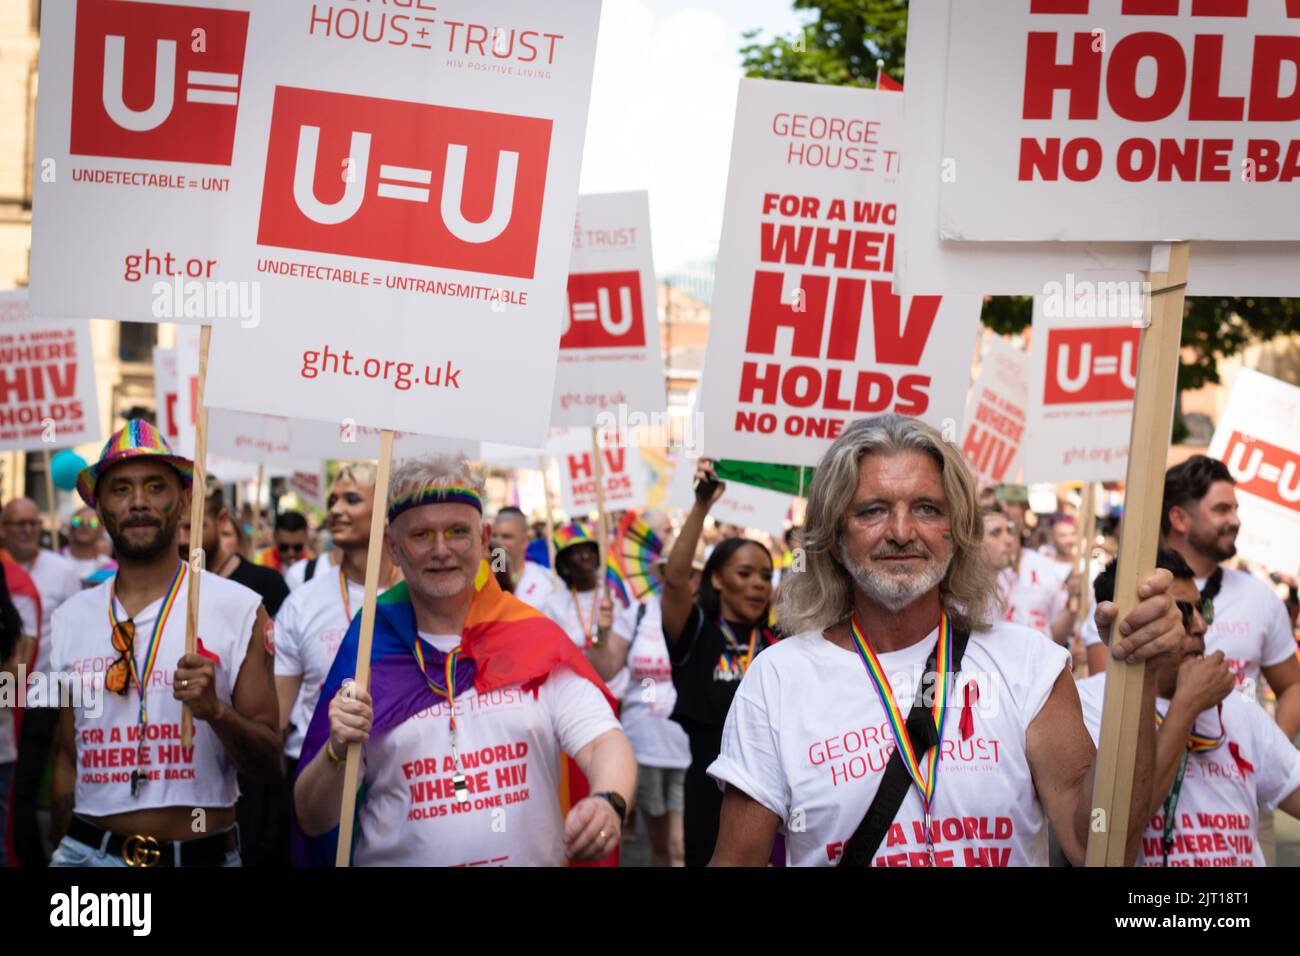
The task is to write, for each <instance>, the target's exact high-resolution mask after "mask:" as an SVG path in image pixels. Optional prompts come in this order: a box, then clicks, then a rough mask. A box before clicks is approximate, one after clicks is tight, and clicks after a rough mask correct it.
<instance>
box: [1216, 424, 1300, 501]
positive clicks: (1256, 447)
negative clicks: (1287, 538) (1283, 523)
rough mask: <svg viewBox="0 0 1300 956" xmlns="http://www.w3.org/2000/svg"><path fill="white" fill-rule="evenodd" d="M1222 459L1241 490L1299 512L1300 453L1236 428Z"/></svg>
mask: <svg viewBox="0 0 1300 956" xmlns="http://www.w3.org/2000/svg"><path fill="white" fill-rule="evenodd" d="M1223 463H1224V464H1225V465H1227V466H1228V471H1230V472H1231V473H1232V477H1233V478H1235V479H1236V481H1237V490H1238V491H1244V492H1247V493H1248V494H1252V495H1258V496H1259V497H1261V498H1264V499H1265V500H1267V501H1271V502H1273V504H1275V505H1281V506H1282V507H1283V508H1288V509H1290V510H1291V511H1295V512H1300V455H1297V454H1296V453H1295V452H1293V451H1290V450H1288V449H1286V448H1282V447H1280V446H1278V445H1273V444H1270V443H1269V442H1266V441H1260V440H1259V439H1258V438H1250V437H1248V436H1246V435H1243V434H1242V433H1241V432H1238V431H1234V432H1233V433H1232V436H1231V437H1230V438H1229V439H1228V446H1227V447H1226V448H1225V449H1224V450H1223Z"/></svg>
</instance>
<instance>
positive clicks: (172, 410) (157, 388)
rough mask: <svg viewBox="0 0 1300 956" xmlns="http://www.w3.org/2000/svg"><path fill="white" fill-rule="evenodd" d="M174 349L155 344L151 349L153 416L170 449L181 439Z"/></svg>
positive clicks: (177, 444) (176, 446) (177, 446)
mask: <svg viewBox="0 0 1300 956" xmlns="http://www.w3.org/2000/svg"><path fill="white" fill-rule="evenodd" d="M177 381H178V379H177V374H176V349H166V348H163V347H162V346H161V345H155V346H154V350H153V393H154V418H155V419H156V423H157V426H158V430H159V431H160V432H162V435H163V438H165V439H167V444H168V445H170V446H171V447H172V451H176V452H177V453H178V454H179V448H180V441H181V411H180V391H179V389H178V386H177Z"/></svg>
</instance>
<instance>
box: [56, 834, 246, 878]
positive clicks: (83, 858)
mask: <svg viewBox="0 0 1300 956" xmlns="http://www.w3.org/2000/svg"><path fill="white" fill-rule="evenodd" d="M109 836H110V834H107V833H106V834H104V844H107V843H108V840H109ZM104 844H101V845H100V846H99V847H93V846H87V845H86V844H85V843H82V842H81V841H80V840H74V839H72V837H67V836H65V837H64V838H63V840H62V841H61V842H60V843H59V845H58V846H57V847H55V848H54V856H53V857H51V858H50V866H93V867H110V868H111V867H122V868H123V869H125V868H126V860H124V859H122V855H121V854H120V853H109V852H107V851H106V850H104V849H103V845H104ZM221 865H222V866H241V865H242V864H241V863H240V860H239V850H238V849H234V850H231V851H230V852H229V853H227V854H226V861H225V862H224V863H222V864H221Z"/></svg>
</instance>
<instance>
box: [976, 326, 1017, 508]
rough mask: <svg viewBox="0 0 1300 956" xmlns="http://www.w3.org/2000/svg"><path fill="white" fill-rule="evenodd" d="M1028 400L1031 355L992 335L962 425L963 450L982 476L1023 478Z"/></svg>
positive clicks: (999, 481)
mask: <svg viewBox="0 0 1300 956" xmlns="http://www.w3.org/2000/svg"><path fill="white" fill-rule="evenodd" d="M1028 404H1029V359H1028V357H1027V356H1026V355H1025V353H1024V352H1022V351H1021V350H1020V349H1018V348H1016V347H1015V346H1013V345H1011V344H1010V343H1009V342H1007V341H1006V340H1005V339H1002V338H991V339H989V345H988V350H987V351H986V352H985V353H984V363H983V365H981V366H980V374H979V378H977V379H976V380H975V385H974V387H973V388H972V389H971V394H970V399H969V400H968V401H967V403H966V420H965V422H964V423H963V424H962V430H961V450H962V452H963V453H964V454H965V455H966V460H967V461H968V462H970V466H971V469H972V470H973V471H974V472H975V473H976V474H977V475H979V477H980V479H981V480H983V481H985V482H987V483H989V484H1004V483H1006V484H1012V483H1017V482H1018V475H1019V472H1020V464H1021V461H1022V459H1023V453H1024V445H1025V416H1026V411H1027V406H1028Z"/></svg>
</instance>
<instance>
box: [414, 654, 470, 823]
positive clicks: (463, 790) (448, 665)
mask: <svg viewBox="0 0 1300 956" xmlns="http://www.w3.org/2000/svg"><path fill="white" fill-rule="evenodd" d="M415 660H416V663H418V664H419V665H420V673H421V674H423V675H424V679H425V681H426V682H427V683H428V685H429V689H430V690H431V691H433V692H434V694H436V695H437V696H438V697H441V698H442V699H443V700H445V701H446V702H447V712H448V713H449V714H450V715H451V762H452V767H453V775H452V778H451V786H452V789H453V790H454V791H455V792H456V802H457V803H467V802H468V801H469V781H468V780H466V779H465V774H464V771H462V770H461V766H460V753H459V751H457V749H456V664H457V662H458V661H459V660H460V645H459V644H457V645H456V646H455V647H453V648H452V649H451V650H450V651H449V652H448V653H447V660H446V662H445V671H446V673H445V674H444V677H445V678H446V682H447V688H446V690H444V689H443V688H441V687H439V686H438V685H437V684H436V683H434V680H433V678H432V677H430V676H429V667H428V665H427V664H425V662H424V648H423V647H422V646H421V641H420V638H419V637H416V639H415Z"/></svg>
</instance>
